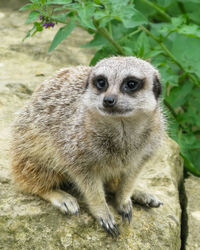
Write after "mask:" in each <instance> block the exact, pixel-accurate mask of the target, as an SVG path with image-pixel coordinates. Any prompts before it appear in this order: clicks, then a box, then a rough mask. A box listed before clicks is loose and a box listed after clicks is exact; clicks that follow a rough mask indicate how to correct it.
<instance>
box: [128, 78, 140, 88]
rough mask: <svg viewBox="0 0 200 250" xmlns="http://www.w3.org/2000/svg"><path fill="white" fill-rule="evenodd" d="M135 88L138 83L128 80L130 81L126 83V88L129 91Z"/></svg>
mask: <svg viewBox="0 0 200 250" xmlns="http://www.w3.org/2000/svg"><path fill="white" fill-rule="evenodd" d="M137 86H138V82H136V81H133V80H130V81H128V82H127V87H128V88H129V89H130V90H134V89H136V88H137Z"/></svg>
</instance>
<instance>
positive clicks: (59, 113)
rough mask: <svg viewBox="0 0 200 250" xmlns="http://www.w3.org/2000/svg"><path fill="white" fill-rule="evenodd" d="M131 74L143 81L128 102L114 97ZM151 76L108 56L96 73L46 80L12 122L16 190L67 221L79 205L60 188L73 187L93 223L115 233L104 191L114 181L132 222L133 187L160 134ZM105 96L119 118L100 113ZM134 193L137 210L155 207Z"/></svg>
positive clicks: (74, 71)
mask: <svg viewBox="0 0 200 250" xmlns="http://www.w3.org/2000/svg"><path fill="white" fill-rule="evenodd" d="M102 74H104V75H105V76H106V77H107V79H108V83H109V87H108V89H107V90H106V91H105V92H102V93H100V92H99V91H98V90H97V89H96V87H95V86H94V84H93V79H94V78H95V77H96V76H98V75H102ZM129 74H131V75H133V76H136V77H137V78H141V79H144V86H143V88H142V89H141V90H139V91H138V92H136V93H134V94H133V96H130V95H128V94H126V93H125V94H124V93H121V90H120V86H121V84H122V82H123V79H124V78H126V77H127V75H129ZM155 77H157V78H158V79H159V78H160V77H159V73H158V71H157V70H156V69H155V68H154V67H153V66H151V65H150V64H149V63H147V62H145V61H143V60H141V59H138V58H135V57H112V58H108V59H104V60H102V61H100V62H99V63H98V64H97V65H96V66H95V67H86V66H78V67H69V68H64V69H61V70H59V71H58V72H57V73H56V74H55V75H54V76H53V77H52V78H49V79H47V80H46V81H45V82H44V83H43V84H41V85H40V86H39V88H38V89H37V90H36V91H35V93H34V94H33V96H32V98H31V100H30V101H29V102H28V103H27V104H26V105H25V107H24V108H23V109H22V110H21V111H20V112H19V114H18V116H17V118H16V120H15V122H14V123H13V127H12V131H13V141H12V150H11V151H12V171H13V175H14V179H15V181H16V183H18V185H19V186H20V187H21V189H23V190H25V191H27V192H29V193H34V194H38V195H40V196H41V197H43V198H44V199H46V200H48V201H50V202H51V203H52V204H53V205H54V206H56V207H58V208H59V209H60V210H61V211H62V212H64V213H72V214H73V213H77V212H78V209H79V206H78V203H77V201H76V199H75V198H74V197H73V196H71V195H70V194H68V193H66V192H64V191H62V190H61V189H60V188H61V185H62V183H64V182H65V181H70V182H72V183H74V184H75V186H76V187H77V189H78V190H79V191H80V193H81V194H82V195H83V197H84V199H85V202H86V204H87V205H88V208H89V210H90V212H91V213H92V214H93V216H94V217H95V218H96V219H97V220H98V221H99V223H100V224H101V225H102V226H103V227H104V228H106V230H107V231H108V232H110V233H112V234H113V233H114V234H117V233H118V232H117V229H116V227H115V221H114V218H113V216H112V214H111V212H110V210H109V207H108V206H107V203H106V199H105V192H104V184H106V183H111V180H113V179H114V180H115V184H114V185H113V187H115V189H116V186H117V191H116V208H117V210H118V211H119V213H121V214H122V216H123V217H127V218H128V219H129V220H130V219H131V211H132V210H131V209H132V203H131V197H132V196H133V194H134V180H135V178H136V177H137V175H138V173H139V172H140V171H141V168H142V165H144V163H145V162H146V160H147V158H149V157H150V156H151V155H152V153H154V152H155V151H156V149H157V147H158V146H159V145H160V143H161V142H162V138H163V137H164V135H165V125H164V123H165V120H164V118H163V115H162V110H161V107H160V100H159V98H156V97H155V93H153V86H154V85H153V84H154V83H153V82H154V79H155ZM108 95H115V96H117V97H118V102H117V104H116V107H117V108H118V110H120V112H121V113H117V114H108V113H107V111H106V110H104V107H103V106H102V103H103V99H104V97H105V96H108ZM127 110H128V111H127ZM140 194H141V193H140V192H137V195H136V198H135V199H136V200H138V201H139V202H140V203H144V204H146V202H148V203H149V204H153V205H152V206H154V207H156V206H159V205H160V204H161V202H160V201H159V200H158V199H157V198H154V199H153V201H152V196H148V195H143V194H141V195H140ZM140 196H141V197H145V198H144V199H143V198H140ZM148 197H151V199H149V200H148V199H147V198H148ZM149 204H147V205H149Z"/></svg>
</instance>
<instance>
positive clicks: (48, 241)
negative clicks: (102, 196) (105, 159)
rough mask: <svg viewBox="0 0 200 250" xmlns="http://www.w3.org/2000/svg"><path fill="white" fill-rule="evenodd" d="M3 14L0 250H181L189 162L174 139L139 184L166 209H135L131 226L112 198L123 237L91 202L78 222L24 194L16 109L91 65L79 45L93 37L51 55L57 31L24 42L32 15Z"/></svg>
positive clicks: (80, 37)
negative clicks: (50, 82) (15, 180)
mask: <svg viewBox="0 0 200 250" xmlns="http://www.w3.org/2000/svg"><path fill="white" fill-rule="evenodd" d="M0 12H1V13H0V18H1V19H0V22H1V29H0V36H1V44H0V249H31V250H32V249H35V250H40V249H49V250H51V249H53V250H56V249H136V250H137V249H142V250H143V249H145V250H146V249H151V250H154V249H155V250H159V249H162V250H163V249H166V250H176V249H177V250H178V249H180V246H181V239H180V228H181V226H180V224H181V221H180V217H181V209H180V204H179V192H178V186H179V183H180V181H181V179H182V166H183V163H182V161H181V159H180V157H179V150H178V146H177V144H176V143H175V142H173V141H172V140H170V139H167V140H166V143H165V144H164V145H163V147H161V148H160V149H159V152H158V153H157V155H155V157H154V158H153V159H152V160H151V162H149V164H148V165H147V166H146V167H145V168H144V171H143V173H142V174H141V176H140V177H139V179H138V186H139V187H140V188H141V189H143V190H147V191H148V192H150V193H153V194H156V195H157V196H158V198H160V199H161V200H162V201H163V203H164V205H163V206H162V207H160V208H157V209H148V208H143V207H141V206H139V205H136V204H135V205H134V208H133V220H132V222H131V224H130V225H128V224H127V223H125V224H122V222H121V218H120V216H119V215H117V214H116V212H114V208H113V206H112V199H110V200H109V204H110V206H111V210H113V212H114V213H115V217H116V221H117V223H118V225H119V228H120V231H121V235H120V237H119V238H118V239H112V238H111V237H110V236H108V235H107V234H106V233H105V232H104V231H103V229H102V228H101V227H100V226H99V225H98V224H97V223H96V222H95V220H94V219H93V218H92V216H91V215H90V214H89V213H88V211H87V209H86V208H85V206H84V204H82V206H81V211H80V215H79V216H78V217H76V216H71V217H68V216H65V215H63V214H61V213H60V212H59V211H57V210H56V209H55V208H53V207H52V206H51V205H50V204H48V203H47V202H45V201H43V200H41V199H40V198H38V197H36V196H31V195H25V194H22V193H20V192H18V191H17V190H16V188H15V186H14V185H13V184H12V181H11V176H10V172H9V134H10V133H9V126H10V123H11V122H12V119H13V117H14V112H15V111H16V110H17V109H18V108H19V107H21V106H22V105H23V104H24V102H25V101H26V100H27V99H28V98H29V97H30V94H31V92H32V91H33V90H34V88H35V87H36V86H37V85H38V83H39V82H41V81H43V79H45V78H46V77H47V76H49V75H51V74H52V73H53V72H54V71H55V70H56V69H58V68H60V67H63V66H66V65H77V64H88V63H89V61H90V59H91V57H92V51H91V50H86V49H80V48H78V45H79V44H81V43H84V42H86V41H87V40H88V39H89V37H88V35H87V34H86V33H85V32H83V31H81V30H79V29H77V30H75V32H74V33H73V34H72V36H71V37H69V39H67V40H66V41H65V42H64V43H63V44H61V45H60V46H59V48H58V49H57V50H56V51H54V52H53V53H51V54H48V53H47V50H48V46H49V44H50V40H51V39H52V37H53V35H54V34H53V33H55V32H56V30H55V31H51V30H47V31H45V33H42V34H39V35H37V36H36V37H34V38H32V39H31V40H26V41H25V42H24V43H22V42H21V39H22V38H23V37H24V35H25V30H27V27H25V25H24V20H25V14H21V13H20V14H19V13H17V12H15V11H11V10H9V9H2V8H1V10H0ZM56 29H57V28H56Z"/></svg>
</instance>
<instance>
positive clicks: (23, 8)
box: [19, 3, 33, 11]
mask: <svg viewBox="0 0 200 250" xmlns="http://www.w3.org/2000/svg"><path fill="white" fill-rule="evenodd" d="M32 8H33V4H32V3H27V4H26V5H24V6H23V7H21V8H20V9H19V11H23V10H30V9H32Z"/></svg>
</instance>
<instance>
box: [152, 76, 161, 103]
mask: <svg viewBox="0 0 200 250" xmlns="http://www.w3.org/2000/svg"><path fill="white" fill-rule="evenodd" d="M153 93H154V96H155V98H156V99H158V98H159V97H160V95H161V93H162V85H161V83H160V80H159V79H158V77H157V76H155V77H154V80H153Z"/></svg>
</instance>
